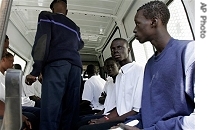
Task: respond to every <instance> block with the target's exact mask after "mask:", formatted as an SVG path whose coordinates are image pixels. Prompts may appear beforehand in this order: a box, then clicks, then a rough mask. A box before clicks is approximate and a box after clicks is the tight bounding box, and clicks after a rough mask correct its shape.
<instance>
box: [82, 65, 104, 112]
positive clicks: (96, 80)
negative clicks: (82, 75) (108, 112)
mask: <svg viewBox="0 0 210 130" xmlns="http://www.w3.org/2000/svg"><path fill="white" fill-rule="evenodd" d="M86 72H87V74H88V80H87V81H86V82H85V84H84V90H83V93H82V102H81V103H80V115H86V114H92V113H97V112H99V111H101V110H103V108H104V106H103V105H102V104H100V103H99V101H98V98H99V96H100V95H101V92H102V91H103V88H104V85H105V83H106V81H105V80H104V79H102V78H101V77H100V75H98V74H97V69H96V67H95V66H94V65H88V66H87V69H86Z"/></svg>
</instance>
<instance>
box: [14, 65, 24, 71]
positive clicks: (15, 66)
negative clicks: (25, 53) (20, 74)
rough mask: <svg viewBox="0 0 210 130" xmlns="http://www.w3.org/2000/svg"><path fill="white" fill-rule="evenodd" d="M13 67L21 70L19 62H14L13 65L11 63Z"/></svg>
mask: <svg viewBox="0 0 210 130" xmlns="http://www.w3.org/2000/svg"><path fill="white" fill-rule="evenodd" d="M13 68H14V69H18V70H22V67H21V65H20V64H14V65H13Z"/></svg>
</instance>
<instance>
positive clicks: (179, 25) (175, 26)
mask: <svg viewBox="0 0 210 130" xmlns="http://www.w3.org/2000/svg"><path fill="white" fill-rule="evenodd" d="M168 8H169V11H170V15H171V16H170V20H169V22H168V26H167V28H168V32H169V34H170V35H171V36H172V37H173V38H175V39H180V40H181V39H183V40H184V39H185V40H186V39H188V40H193V35H192V31H191V29H190V23H189V21H188V19H187V16H186V12H185V10H184V7H183V4H182V2H181V0H174V1H173V2H172V3H170V4H169V5H168Z"/></svg>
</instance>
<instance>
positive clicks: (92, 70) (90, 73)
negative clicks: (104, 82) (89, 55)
mask: <svg viewBox="0 0 210 130" xmlns="http://www.w3.org/2000/svg"><path fill="white" fill-rule="evenodd" d="M86 72H87V74H88V78H90V77H91V76H93V75H96V74H97V69H96V67H95V65H92V64H90V65H88V66H87V69H86Z"/></svg>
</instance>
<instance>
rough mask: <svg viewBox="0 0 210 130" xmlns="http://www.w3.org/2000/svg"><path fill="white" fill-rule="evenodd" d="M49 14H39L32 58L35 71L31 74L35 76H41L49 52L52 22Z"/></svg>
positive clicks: (44, 12) (43, 12)
mask: <svg viewBox="0 0 210 130" xmlns="http://www.w3.org/2000/svg"><path fill="white" fill-rule="evenodd" d="M48 13H49V12H46V11H42V12H41V13H40V14H39V18H38V26H37V32H36V36H35V41H34V45H33V47H32V57H33V60H34V64H33V70H32V72H31V73H30V74H31V75H33V76H39V75H40V72H41V70H42V67H43V64H44V61H45V59H46V57H47V55H48V52H49V45H50V39H51V20H50V19H49V17H48V16H47V14H48Z"/></svg>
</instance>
